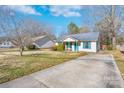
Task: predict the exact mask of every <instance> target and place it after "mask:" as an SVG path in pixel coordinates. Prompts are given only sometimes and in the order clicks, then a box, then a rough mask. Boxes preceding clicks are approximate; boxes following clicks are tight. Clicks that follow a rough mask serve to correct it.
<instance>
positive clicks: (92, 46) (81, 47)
mask: <svg viewBox="0 0 124 93" xmlns="http://www.w3.org/2000/svg"><path fill="white" fill-rule="evenodd" d="M96 47H97V43H96V42H91V49H84V48H83V42H81V44H80V46H79V47H78V49H79V50H78V51H85V52H97V49H96Z"/></svg>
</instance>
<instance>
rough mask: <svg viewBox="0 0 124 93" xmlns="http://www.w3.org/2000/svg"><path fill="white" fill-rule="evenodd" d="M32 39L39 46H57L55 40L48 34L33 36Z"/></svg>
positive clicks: (43, 47)
mask: <svg viewBox="0 0 124 93" xmlns="http://www.w3.org/2000/svg"><path fill="white" fill-rule="evenodd" d="M32 40H33V45H35V46H36V47H37V48H41V49H47V48H52V47H53V46H55V42H54V41H53V40H52V39H50V38H49V37H48V36H46V35H44V36H38V37H36V38H33V39H32Z"/></svg>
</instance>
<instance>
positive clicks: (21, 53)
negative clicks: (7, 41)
mask: <svg viewBox="0 0 124 93" xmlns="http://www.w3.org/2000/svg"><path fill="white" fill-rule="evenodd" d="M23 51H24V48H23V47H20V56H23Z"/></svg>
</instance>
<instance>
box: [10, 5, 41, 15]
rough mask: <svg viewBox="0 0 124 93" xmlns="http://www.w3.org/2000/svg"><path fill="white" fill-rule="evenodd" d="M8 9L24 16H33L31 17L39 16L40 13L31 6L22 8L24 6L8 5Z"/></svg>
mask: <svg viewBox="0 0 124 93" xmlns="http://www.w3.org/2000/svg"><path fill="white" fill-rule="evenodd" d="M8 7H9V8H10V9H12V10H15V11H19V12H22V13H25V14H33V15H41V13H39V12H37V11H36V10H35V9H34V8H33V7H31V6H24V5H14V6H13V5H9V6H8Z"/></svg>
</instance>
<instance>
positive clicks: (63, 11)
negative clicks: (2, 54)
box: [49, 5, 82, 17]
mask: <svg viewBox="0 0 124 93" xmlns="http://www.w3.org/2000/svg"><path fill="white" fill-rule="evenodd" d="M81 9H82V6H79V5H78V6H74V5H73V6H71V5H69V6H64V5H58V6H50V8H49V10H50V12H51V13H52V15H54V16H64V17H70V16H76V17H79V16H81V14H80V12H79V11H80V10H81Z"/></svg>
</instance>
